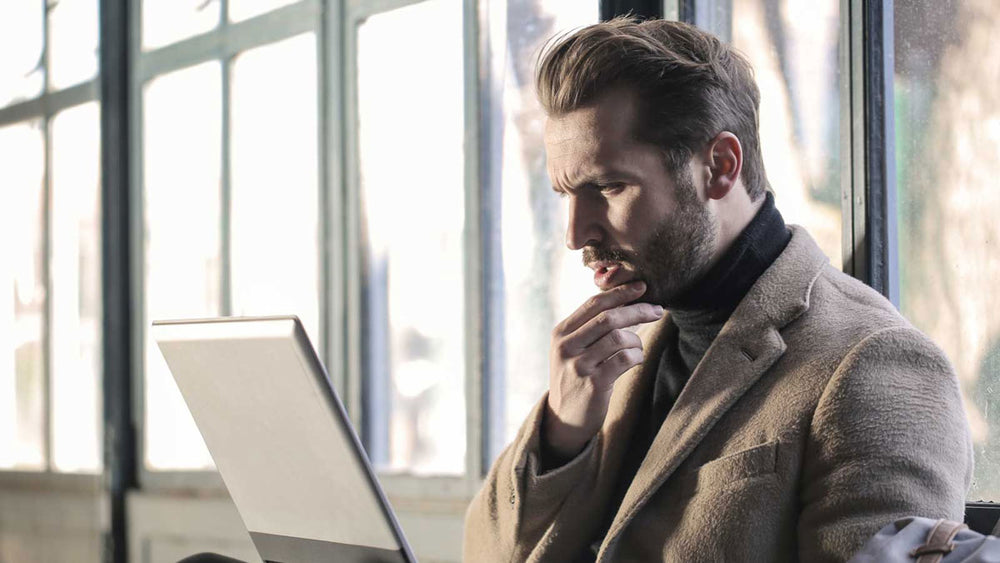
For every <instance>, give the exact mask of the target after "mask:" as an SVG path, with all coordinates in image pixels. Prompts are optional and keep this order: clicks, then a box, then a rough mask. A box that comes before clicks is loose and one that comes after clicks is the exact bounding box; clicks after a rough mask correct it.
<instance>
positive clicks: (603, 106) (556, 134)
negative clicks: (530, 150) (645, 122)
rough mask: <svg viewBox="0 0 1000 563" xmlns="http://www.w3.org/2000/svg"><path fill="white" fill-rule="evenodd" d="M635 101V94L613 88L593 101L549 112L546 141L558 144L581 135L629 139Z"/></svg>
mask: <svg viewBox="0 0 1000 563" xmlns="http://www.w3.org/2000/svg"><path fill="white" fill-rule="evenodd" d="M635 105H636V104H635V99H634V96H632V95H631V94H630V93H629V92H627V91H624V90H614V91H612V92H609V93H608V94H606V95H604V96H602V97H600V98H598V99H597V100H596V101H595V102H594V103H591V104H588V105H586V106H583V107H581V108H579V109H575V110H573V111H571V112H568V113H566V114H562V115H557V116H550V117H549V118H547V119H546V122H545V143H546V145H549V144H551V145H553V146H559V145H562V144H565V143H567V142H573V141H577V142H579V141H581V140H582V139H581V138H580V137H581V136H589V137H596V139H595V140H614V141H617V142H624V141H628V140H631V139H632V128H633V123H634V117H635V116H634V114H635Z"/></svg>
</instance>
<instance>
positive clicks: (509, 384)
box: [489, 0, 599, 462]
mask: <svg viewBox="0 0 1000 563" xmlns="http://www.w3.org/2000/svg"><path fill="white" fill-rule="evenodd" d="M598 8H599V3H598V2H596V1H593V2H580V1H578V0H547V1H544V2H531V1H527V0H518V1H511V2H507V13H506V29H505V30H504V31H505V33H504V37H505V42H504V45H503V50H498V51H497V52H496V53H495V55H494V56H495V57H496V58H497V59H498V60H497V61H496V62H495V63H494V64H503V65H504V66H503V75H502V76H503V81H502V84H503V90H502V92H503V93H502V100H500V101H502V104H501V107H500V108H499V111H498V112H497V114H495V115H497V117H495V119H496V120H497V121H500V120H502V121H500V122H499V123H496V124H495V126H499V127H501V128H502V131H503V140H502V160H501V163H500V169H501V172H500V174H501V179H500V193H501V194H502V195H501V197H500V209H499V215H500V218H501V219H500V231H501V240H500V245H501V248H502V255H501V256H502V259H501V264H500V268H499V269H498V271H496V272H494V273H492V275H494V276H496V277H497V278H498V280H502V283H503V293H502V299H503V309H502V312H501V313H500V316H501V318H502V319H503V323H504V324H503V327H502V334H503V339H502V341H501V346H502V349H501V350H498V351H496V353H498V355H499V356H501V357H502V358H503V363H502V365H496V366H494V369H495V370H496V372H497V373H495V374H494V375H492V377H497V378H500V377H502V378H503V387H502V388H501V389H502V392H501V393H497V394H496V396H495V397H494V399H493V400H494V409H495V414H494V416H497V417H498V418H500V419H501V420H502V424H499V425H498V426H500V427H501V428H502V434H501V435H500V436H494V438H493V443H492V444H491V456H490V460H489V461H490V462H492V460H493V457H495V456H496V455H498V454H499V453H500V450H501V449H502V448H503V447H504V446H505V445H506V444H508V443H509V442H510V441H511V440H513V439H514V436H515V434H516V433H517V430H518V428H520V426H521V423H522V422H523V421H524V418H525V417H526V416H527V415H528V412H529V411H530V410H531V408H532V407H533V406H534V405H535V404H536V403H537V402H538V401H539V399H540V398H541V396H542V394H543V393H545V390H546V389H548V386H549V350H548V343H549V338H550V336H551V334H552V328H553V327H554V326H555V325H556V323H558V322H559V321H561V320H562V319H563V318H565V317H566V316H567V315H569V314H570V313H571V312H573V311H574V310H575V309H576V308H577V307H579V306H580V304H581V303H583V301H584V299H586V298H587V297H588V296H590V295H592V294H594V293H595V292H596V289H595V288H594V284H593V282H592V277H591V275H590V274H589V270H586V268H585V267H584V266H583V259H582V252H570V251H568V250H567V249H566V246H565V244H563V239H564V233H565V232H566V205H565V202H564V201H561V200H560V199H559V198H558V197H556V196H555V194H553V193H552V190H551V188H550V185H551V183H550V181H549V177H548V173H547V172H546V168H545V149H544V146H543V145H542V131H543V128H544V126H545V114H544V112H543V111H542V108H541V106H540V105H539V103H538V100H537V98H536V96H535V87H534V76H535V75H534V73H535V62H536V60H537V58H538V53H539V52H540V50H541V48H542V46H543V44H544V42H545V41H546V40H547V39H548V38H549V37H551V36H552V35H554V34H555V33H557V32H559V31H561V30H568V29H572V28H574V27H580V26H584V25H588V24H592V23H597V21H598Z"/></svg>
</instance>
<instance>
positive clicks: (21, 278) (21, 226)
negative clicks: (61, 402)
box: [0, 120, 46, 469]
mask: <svg viewBox="0 0 1000 563" xmlns="http://www.w3.org/2000/svg"><path fill="white" fill-rule="evenodd" d="M44 143H45V137H44V134H43V132H42V122H41V121H40V120H36V121H31V122H28V123H20V124H17V125H10V126H7V127H4V128H0V155H3V157H4V160H3V165H2V166H0V186H4V188H3V190H2V191H0V468H2V469H43V468H45V464H46V460H45V430H44V428H45V359H44V352H43V335H44V333H45V228H44V225H45V222H44V221H45V217H44V213H45V207H44V190H43V181H44V176H45V147H44Z"/></svg>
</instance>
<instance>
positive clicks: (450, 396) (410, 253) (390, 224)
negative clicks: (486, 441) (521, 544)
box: [358, 0, 465, 474]
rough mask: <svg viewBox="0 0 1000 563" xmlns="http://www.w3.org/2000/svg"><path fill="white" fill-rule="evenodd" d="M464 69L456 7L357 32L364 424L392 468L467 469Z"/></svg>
mask: <svg viewBox="0 0 1000 563" xmlns="http://www.w3.org/2000/svg"><path fill="white" fill-rule="evenodd" d="M399 45H406V49H399ZM462 67H463V59H462V6H461V2H460V1H459V0H431V1H428V2H422V3H420V4H415V5H413V6H409V7H406V8H402V9H399V10H394V11H391V12H386V13H382V14H379V15H376V16H373V17H371V18H369V19H368V20H367V21H366V22H365V23H363V24H361V25H360V26H359V29H358V112H359V114H358V123H359V128H360V133H359V137H360V139H359V141H360V157H361V192H362V193H361V195H362V205H363V207H362V214H363V221H364V227H363V228H364V229H365V236H366V238H365V248H364V253H365V254H364V256H365V258H364V260H365V263H366V269H365V272H364V274H365V302H364V303H363V311H364V312H365V317H366V318H365V324H366V326H367V327H368V331H367V332H366V334H365V336H366V339H365V340H366V342H365V347H366V365H365V373H364V377H365V384H364V385H365V390H366V392H367V396H366V401H367V409H366V410H367V412H368V413H369V416H368V420H367V421H366V424H368V425H369V433H368V438H369V443H368V448H369V452H370V453H371V455H372V458H373V460H374V461H375V462H376V464H377V465H378V466H379V467H380V468H382V469H386V470H389V471H411V472H415V473H437V474H460V473H462V472H463V470H464V467H465V393H464V388H465V360H464V358H465V331H464V326H465V308H464V297H463V296H464V293H465V290H464V287H465V276H464V270H465V267H464V250H463V248H464V247H463V231H464V228H465V188H464V181H463V177H464V152H463V136H464V129H463V109H464V98H463V77H462ZM416 85H419V86H420V87H415V86H416ZM402 92H405V96H401V93H402Z"/></svg>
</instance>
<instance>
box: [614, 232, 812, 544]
mask: <svg viewBox="0 0 1000 563" xmlns="http://www.w3.org/2000/svg"><path fill="white" fill-rule="evenodd" d="M791 230H792V239H791V241H790V242H789V243H788V246H787V247H786V248H785V250H784V251H783V252H782V254H781V255H780V256H779V257H778V259H777V260H775V262H774V264H773V265H772V266H771V267H770V268H769V269H768V270H767V271H766V272H764V275H762V276H761V278H760V279H759V280H758V281H757V283H756V284H755V285H754V286H753V288H751V290H750V292H749V293H748V294H747V296H746V297H745V298H744V299H743V301H742V302H741V303H740V305H739V306H738V307H737V308H736V310H735V311H734V312H733V315H732V316H731V317H730V319H729V321H728V322H727V323H726V325H725V326H724V327H723V329H722V331H721V332H720V333H719V336H718V337H717V338H716V339H715V342H713V343H712V345H711V347H709V349H708V351H707V352H706V353H705V357H704V358H702V361H701V362H700V363H699V364H698V366H697V367H696V368H695V370H694V373H692V374H691V377H690V379H689V380H688V382H687V384H686V385H685V386H684V389H683V390H682V391H681V393H680V395H679V396H678V397H677V400H676V401H675V403H674V405H673V407H672V408H671V410H670V412H669V413H668V415H667V417H666V419H665V420H664V422H663V425H662V426H661V427H660V430H659V432H657V434H656V437H655V438H654V440H653V443H652V445H651V446H650V449H649V453H648V454H647V455H646V457H645V459H644V460H643V462H642V465H640V467H639V470H638V472H637V473H636V475H635V478H634V479H633V480H632V484H631V485H630V487H629V488H628V491H627V492H626V493H625V498H624V499H623V500H622V503H621V506H620V508H619V510H618V513H617V514H616V515H615V518H614V520H613V521H612V523H611V527H610V528H609V530H608V534H607V535H606V536H605V539H604V542H603V545H602V548H601V551H602V553H603V552H604V551H605V550H606V549H607V547H608V545H610V544H611V543H613V542H614V541H615V539H616V538H617V537H618V536H619V535H620V534H621V532H622V531H623V530H624V529H625V527H626V526H627V525H628V523H629V522H630V521H631V520H632V518H634V517H635V515H636V514H637V513H638V511H639V510H641V509H642V507H643V506H644V505H645V503H646V502H647V501H648V500H649V498H650V497H651V496H652V495H653V494H654V493H655V492H656V490H657V489H659V487H660V486H661V485H662V484H663V483H664V482H665V481H666V480H667V479H668V478H669V477H670V476H671V475H672V474H673V473H674V471H675V470H676V469H677V467H678V466H680V464H681V463H682V462H683V461H684V460H685V459H686V458H687V457H688V455H690V454H691V452H692V451H693V450H694V449H695V448H696V447H697V446H698V444H699V443H700V442H701V441H702V439H704V437H705V436H706V435H707V434H708V432H709V431H710V430H711V429H712V427H713V426H715V423H716V422H718V420H719V419H720V418H722V416H723V415H724V414H725V413H726V412H727V411H728V410H729V409H730V408H732V406H733V405H734V404H736V403H737V402H738V401H739V399H740V397H742V396H743V394H744V393H746V392H747V390H749V389H750V387H751V386H753V384H754V383H756V382H757V380H758V379H760V377H761V376H762V375H763V374H764V373H765V372H766V371H767V370H768V369H769V368H770V367H771V366H772V365H773V364H774V363H775V362H776V361H777V360H778V358H780V357H781V355H782V354H783V353H784V352H785V342H784V340H783V339H782V338H781V335H780V333H779V330H780V329H781V328H783V327H784V326H785V325H787V324H788V323H789V322H791V321H792V320H794V319H795V318H797V317H799V316H800V315H801V314H802V313H803V312H804V311H805V310H806V309H807V308H808V299H809V291H810V290H811V288H812V284H813V282H814V281H815V279H816V278H817V277H818V276H819V273H820V272H821V271H822V268H823V267H824V266H825V265H826V264H828V259H827V258H826V256H824V255H823V253H822V251H820V250H819V248H818V247H817V246H816V244H815V242H813V240H812V238H811V237H809V235H808V234H807V233H806V232H805V231H804V230H803V229H801V228H799V227H795V226H792V227H791ZM669 332H670V331H657V333H658V335H662V336H660V337H661V338H662V337H663V336H665V335H667V334H669ZM657 344H658V346H656V348H657V349H659V350H662V349H663V343H662V342H657Z"/></svg>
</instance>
